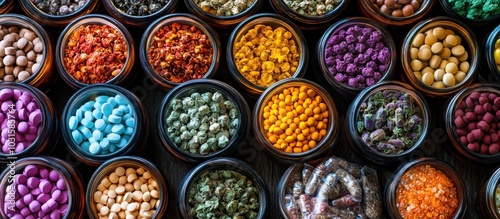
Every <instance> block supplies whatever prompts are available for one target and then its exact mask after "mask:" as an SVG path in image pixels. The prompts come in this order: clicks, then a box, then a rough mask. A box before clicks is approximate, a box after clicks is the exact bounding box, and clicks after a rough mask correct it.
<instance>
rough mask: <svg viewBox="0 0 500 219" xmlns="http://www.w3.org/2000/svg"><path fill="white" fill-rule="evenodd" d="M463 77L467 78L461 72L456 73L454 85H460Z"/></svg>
mask: <svg viewBox="0 0 500 219" xmlns="http://www.w3.org/2000/svg"><path fill="white" fill-rule="evenodd" d="M465 76H467V74H466V73H465V72H463V71H458V72H457V73H456V74H455V80H456V83H460V82H462V81H464V79H465Z"/></svg>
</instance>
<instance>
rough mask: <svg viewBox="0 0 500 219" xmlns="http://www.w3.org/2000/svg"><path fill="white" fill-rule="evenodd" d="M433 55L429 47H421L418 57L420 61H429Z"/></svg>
mask: <svg viewBox="0 0 500 219" xmlns="http://www.w3.org/2000/svg"><path fill="white" fill-rule="evenodd" d="M431 56H432V52H431V50H430V49H427V48H424V49H420V51H419V52H418V59H420V61H428V60H429V59H430V58H431Z"/></svg>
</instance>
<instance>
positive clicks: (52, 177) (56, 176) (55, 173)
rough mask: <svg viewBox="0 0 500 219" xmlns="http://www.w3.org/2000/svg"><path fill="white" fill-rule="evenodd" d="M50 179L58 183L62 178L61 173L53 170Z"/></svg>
mask: <svg viewBox="0 0 500 219" xmlns="http://www.w3.org/2000/svg"><path fill="white" fill-rule="evenodd" d="M49 178H50V180H52V182H57V180H59V178H61V176H60V175H59V173H58V172H57V171H56V170H51V171H50V175H49Z"/></svg>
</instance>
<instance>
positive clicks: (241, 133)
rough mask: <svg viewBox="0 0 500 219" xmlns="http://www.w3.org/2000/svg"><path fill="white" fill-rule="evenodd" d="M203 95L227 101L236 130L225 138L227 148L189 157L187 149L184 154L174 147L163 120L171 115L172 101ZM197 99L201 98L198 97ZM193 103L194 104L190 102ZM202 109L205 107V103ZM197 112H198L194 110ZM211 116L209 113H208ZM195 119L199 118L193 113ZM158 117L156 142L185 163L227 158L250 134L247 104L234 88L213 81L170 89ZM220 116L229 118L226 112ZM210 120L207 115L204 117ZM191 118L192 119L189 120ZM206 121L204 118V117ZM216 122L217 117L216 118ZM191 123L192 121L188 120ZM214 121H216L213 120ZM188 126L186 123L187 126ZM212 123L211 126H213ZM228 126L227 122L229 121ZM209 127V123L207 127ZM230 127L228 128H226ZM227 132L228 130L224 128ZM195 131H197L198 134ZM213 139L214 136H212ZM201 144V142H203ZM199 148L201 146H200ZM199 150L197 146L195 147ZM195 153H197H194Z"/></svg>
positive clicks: (194, 82)
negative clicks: (220, 97)
mask: <svg viewBox="0 0 500 219" xmlns="http://www.w3.org/2000/svg"><path fill="white" fill-rule="evenodd" d="M206 92H210V93H215V92H218V93H221V94H222V96H223V98H224V100H226V101H230V102H231V103H232V104H233V106H234V107H235V109H236V110H237V113H238V114H237V116H236V117H235V119H237V120H238V121H239V122H238V124H237V126H236V127H233V128H234V133H233V134H232V136H231V137H229V141H228V143H227V145H226V146H225V147H224V148H222V149H220V148H217V150H216V151H214V152H211V153H208V154H203V155H202V154H201V153H192V152H190V151H189V150H187V149H189V148H186V150H183V149H181V145H179V144H176V143H175V141H174V139H173V138H172V137H170V132H169V131H168V128H169V127H172V126H171V125H168V122H167V118H168V117H170V115H171V114H172V112H174V109H173V106H174V105H173V104H174V103H173V101H174V100H180V101H182V100H183V98H186V97H192V94H193V93H199V94H203V93H206ZM200 98H201V97H200ZM194 101H195V102H196V100H194ZM203 105H207V106H208V105H209V103H205V102H204V104H203ZM197 109H199V108H197ZM210 112H212V111H210ZM196 114H197V115H198V114H199V112H198V113H196ZM158 115H160V119H159V120H158V133H159V136H160V140H161V142H162V144H163V146H164V147H165V148H167V150H168V151H169V152H170V153H172V154H174V155H175V156H176V157H178V158H179V159H182V160H185V161H188V162H201V161H205V160H208V159H211V158H214V157H219V156H226V155H229V154H231V153H232V152H233V151H234V150H235V149H236V148H237V147H238V146H239V145H240V144H241V143H243V142H244V141H245V140H246V138H247V137H248V135H249V134H250V125H251V123H250V108H249V107H248V104H247V102H246V101H245V99H244V98H243V96H241V94H240V93H238V91H237V90H236V89H234V88H232V87H231V86H230V85H228V84H226V83H224V82H221V81H218V80H213V79H196V80H192V81H188V82H186V83H183V84H181V85H179V86H177V87H175V88H174V89H172V90H171V91H170V92H169V93H168V94H167V95H166V96H165V98H164V99H163V101H162V103H161V105H160V111H159V112H158ZM224 115H226V116H228V117H229V118H231V116H230V113H229V112H226V113H224ZM207 116H210V115H207ZM190 118H192V117H190ZM207 118H208V117H207ZM219 118H220V117H219ZM190 121H193V120H190ZM217 121H218V119H217ZM188 123H189V122H188ZM214 123H215V122H214ZM230 123H231V120H230ZM210 124H213V123H210ZM217 124H219V123H218V122H217ZM230 125H231V127H232V124H230ZM227 129H230V128H227ZM198 131H199V130H198ZM209 132H210V131H209V130H207V131H206V132H205V134H207V133H209ZM215 135H217V134H216V133H215ZM203 143H205V142H203ZM200 144H201V143H200ZM187 147H189V145H188V146H187ZM199 147H201V146H199ZM197 152H200V151H199V150H197Z"/></svg>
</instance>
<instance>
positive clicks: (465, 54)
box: [457, 51, 469, 62]
mask: <svg viewBox="0 0 500 219" xmlns="http://www.w3.org/2000/svg"><path fill="white" fill-rule="evenodd" d="M457 58H458V61H461V62H465V61H467V59H468V58H469V53H468V52H467V51H464V54H462V55H461V56H459V57H457Z"/></svg>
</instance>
